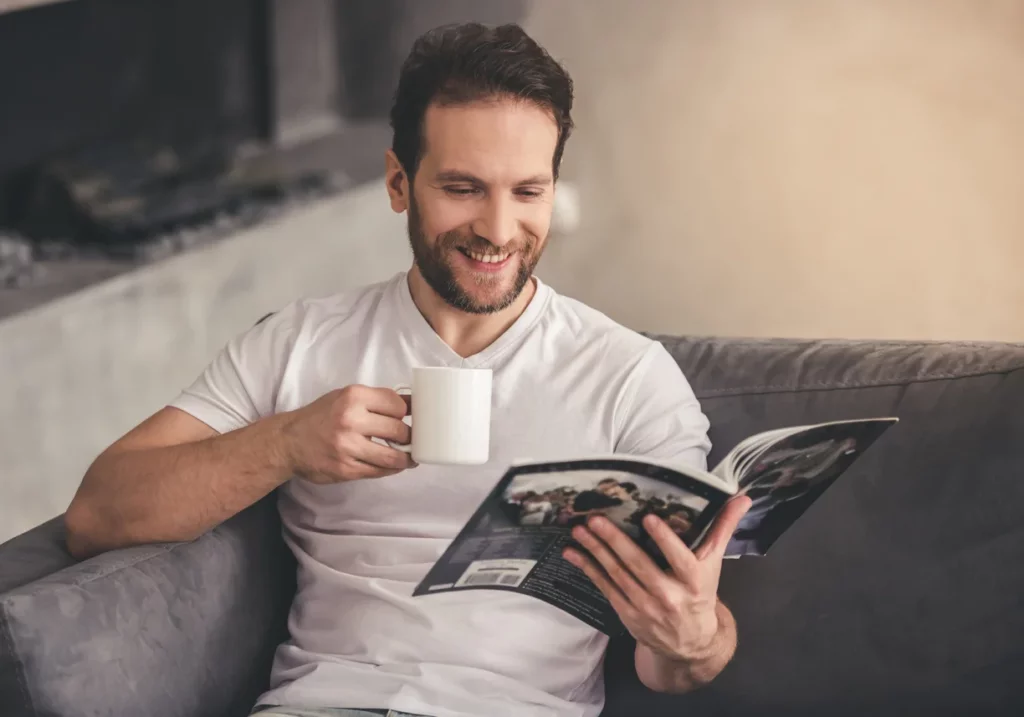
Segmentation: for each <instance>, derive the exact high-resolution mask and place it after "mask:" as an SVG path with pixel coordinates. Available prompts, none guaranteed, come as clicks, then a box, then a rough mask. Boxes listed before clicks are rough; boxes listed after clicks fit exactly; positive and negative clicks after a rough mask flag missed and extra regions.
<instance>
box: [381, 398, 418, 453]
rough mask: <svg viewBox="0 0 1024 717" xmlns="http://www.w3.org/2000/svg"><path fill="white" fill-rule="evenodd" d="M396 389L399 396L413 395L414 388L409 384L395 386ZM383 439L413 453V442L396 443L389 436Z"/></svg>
mask: <svg viewBox="0 0 1024 717" xmlns="http://www.w3.org/2000/svg"><path fill="white" fill-rule="evenodd" d="M394 391H395V393H397V394H398V395H399V396H402V395H406V396H411V395H412V389H411V388H410V387H409V386H405V385H402V386H395V388H394ZM409 419H410V420H412V416H410V417H409ZM410 425H411V424H410ZM383 440H384V442H385V443H387V444H388V445H389V446H391V447H392V448H394V449H395V450H396V451H403V452H405V453H412V444H411V443H395V442H394V441H391V440H389V439H387V438H385V439H383Z"/></svg>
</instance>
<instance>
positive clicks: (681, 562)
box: [644, 514, 700, 589]
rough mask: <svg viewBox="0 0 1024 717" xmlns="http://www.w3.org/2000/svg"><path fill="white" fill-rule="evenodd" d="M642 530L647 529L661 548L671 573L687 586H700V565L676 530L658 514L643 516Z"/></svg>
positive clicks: (695, 587) (694, 587)
mask: <svg viewBox="0 0 1024 717" xmlns="http://www.w3.org/2000/svg"><path fill="white" fill-rule="evenodd" d="M644 530H646V531H647V533H648V535H650V536H651V539H652V540H654V542H655V544H657V546H658V547H659V548H661V553H662V555H664V556H665V560H667V561H668V564H669V567H670V568H672V573H673V574H674V575H675V576H676V577H677V578H679V581H680V582H682V583H683V584H685V585H686V586H687V587H690V588H693V589H697V588H699V587H700V575H699V574H698V571H699V569H700V565H699V563H698V562H697V558H696V556H695V555H694V554H693V551H691V550H690V549H689V548H688V547H687V546H686V543H684V542H683V539H682V538H680V537H679V536H678V535H676V532H675V531H674V530H672V528H670V527H669V526H668V524H667V523H666V522H665V521H664V520H662V519H661V518H659V517H658V516H656V515H654V514H651V515H647V516H645V517H644Z"/></svg>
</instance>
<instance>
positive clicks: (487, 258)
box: [466, 251, 509, 264]
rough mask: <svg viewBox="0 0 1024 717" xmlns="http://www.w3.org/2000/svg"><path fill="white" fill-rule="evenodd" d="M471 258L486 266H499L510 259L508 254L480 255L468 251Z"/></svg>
mask: <svg viewBox="0 0 1024 717" xmlns="http://www.w3.org/2000/svg"><path fill="white" fill-rule="evenodd" d="M466 253H467V254H469V256H470V257H472V258H473V259H476V260H477V261H479V262H482V263H484V264H497V263H499V262H503V261H505V260H506V259H508V256H509V255H508V254H507V253H506V254H478V253H477V252H475V251H467V252H466Z"/></svg>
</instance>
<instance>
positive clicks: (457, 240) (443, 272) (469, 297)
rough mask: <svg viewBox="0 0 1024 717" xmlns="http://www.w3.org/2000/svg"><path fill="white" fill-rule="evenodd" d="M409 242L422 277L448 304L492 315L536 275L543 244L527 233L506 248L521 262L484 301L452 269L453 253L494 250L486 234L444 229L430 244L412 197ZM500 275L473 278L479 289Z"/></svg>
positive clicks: (495, 282) (506, 305)
mask: <svg viewBox="0 0 1024 717" xmlns="http://www.w3.org/2000/svg"><path fill="white" fill-rule="evenodd" d="M409 245H410V246H411V247H412V255H413V259H414V260H415V262H416V267H417V268H418V269H419V271H420V274H421V275H422V276H423V279H424V280H425V281H426V282H427V284H428V285H429V286H430V288H431V289H433V290H434V292H435V293H436V294H437V295H438V296H440V297H441V298H442V299H443V300H444V301H445V303H447V304H448V305H449V306H452V307H453V308H456V309H458V310H460V311H464V312H466V313H469V314H493V313H495V312H498V311H501V310H502V309H507V308H508V307H509V306H511V305H512V304H513V303H514V302H515V300H516V299H517V298H518V297H519V295H520V294H521V293H522V291H523V289H524V288H525V287H526V282H528V281H529V280H530V277H532V276H533V270H534V269H535V268H536V267H537V262H538V261H540V251H539V250H538V248H539V247H541V246H543V245H542V243H541V242H540V241H539V240H538V239H537V237H535V236H531V235H526V236H524V238H523V239H522V240H521V241H516V242H512V243H510V244H509V245H507V246H506V247H504V249H506V250H507V251H510V252H513V253H514V255H515V257H514V259H513V260H516V261H518V264H519V266H518V268H517V269H516V274H515V277H514V278H513V280H512V284H511V286H509V287H508V288H507V289H506V290H505V291H504V292H502V293H501V294H499V295H498V296H494V297H491V298H490V299H488V300H486V301H484V300H480V299H477V298H475V297H474V295H473V293H472V292H471V291H470V290H469V289H468V288H467V287H464V286H463V285H462V284H460V283H459V280H458V279H457V278H456V276H455V271H454V269H453V268H452V259H451V257H452V253H453V252H456V251H459V249H465V250H468V251H474V252H480V253H484V254H486V253H488V252H491V251H492V250H493V249H494V245H492V244H491V243H490V242H489V241H487V240H486V239H484V238H483V237H480V236H476V235H475V234H472V233H469V234H468V235H467V234H465V233H463V232H461V231H460V230H457V229H456V230H453V231H450V232H445V233H444V234H441V235H440V236H438V237H437V241H435V242H434V244H433V245H431V244H430V243H429V242H428V241H427V237H426V233H425V232H424V231H423V224H422V222H421V220H420V214H419V210H418V208H417V206H416V200H415V199H413V198H410V200H409ZM502 280H503V279H502V278H501V277H488V276H485V275H478V276H476V277H474V278H473V279H471V280H470V281H472V282H473V283H474V284H475V285H476V286H477V287H478V288H481V289H482V288H485V287H487V286H488V285H491V286H493V285H495V284H497V283H498V282H500V281H502Z"/></svg>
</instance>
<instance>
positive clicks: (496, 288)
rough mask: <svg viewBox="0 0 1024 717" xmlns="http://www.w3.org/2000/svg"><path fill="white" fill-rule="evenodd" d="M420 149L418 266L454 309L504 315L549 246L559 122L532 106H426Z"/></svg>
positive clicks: (414, 205)
mask: <svg viewBox="0 0 1024 717" xmlns="http://www.w3.org/2000/svg"><path fill="white" fill-rule="evenodd" d="M424 140H425V141H424V151H423V156H422V158H421V161H420V165H419V168H418V170H417V172H416V176H415V179H414V182H413V187H412V188H411V192H410V197H409V205H408V210H409V241H410V244H411V245H412V250H413V256H414V257H415V260H416V266H417V267H418V268H419V271H420V273H421V274H422V275H423V278H424V279H425V280H426V281H427V283H428V284H429V285H430V287H431V288H432V289H433V290H434V291H435V292H437V294H438V295H440V296H441V298H443V299H444V300H445V301H446V302H447V303H449V304H450V305H452V306H454V307H455V308H457V309H461V310H463V311H466V312H469V313H475V314H486V313H492V312H495V311H500V310H501V309H504V308H506V307H508V306H509V305H511V304H512V303H513V302H514V301H515V299H516V298H517V297H518V296H519V294H520V293H521V292H522V290H523V288H524V287H525V286H526V283H527V282H528V281H529V280H530V277H531V276H532V274H533V271H534V268H535V267H536V265H537V262H538V261H539V260H540V256H541V253H542V252H543V250H544V246H545V244H546V242H547V235H548V229H549V227H550V224H551V208H552V195H553V193H554V181H553V178H552V166H551V162H552V158H553V156H554V152H555V145H556V143H557V141H558V128H557V126H556V125H555V121H554V119H552V117H551V116H550V115H549V114H547V113H546V112H545V111H544V110H542V109H541V108H540V107H538V106H536V105H534V104H532V103H529V102H521V101H513V100H493V101H487V102H476V103H472V104H469V105H463V106H453V107H437V106H433V105H432V106H431V107H430V108H429V109H428V110H427V113H426V117H425V121H424Z"/></svg>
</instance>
